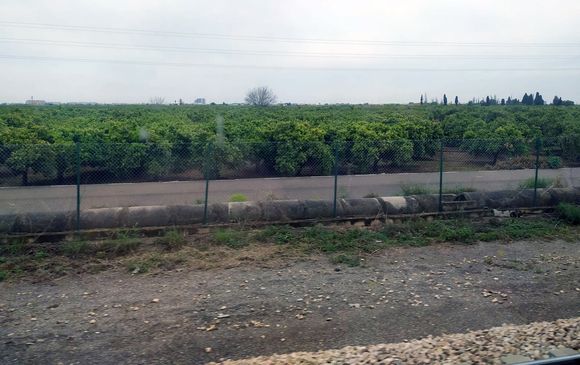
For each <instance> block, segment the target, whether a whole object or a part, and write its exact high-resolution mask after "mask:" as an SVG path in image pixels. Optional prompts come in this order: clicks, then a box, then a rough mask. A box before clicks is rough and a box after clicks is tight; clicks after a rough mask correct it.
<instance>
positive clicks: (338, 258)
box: [330, 254, 361, 267]
mask: <svg viewBox="0 0 580 365" xmlns="http://www.w3.org/2000/svg"><path fill="white" fill-rule="evenodd" d="M330 262H332V263H333V264H344V265H347V266H350V267H356V266H360V262H361V258H360V256H358V255H352V254H350V255H349V254H339V255H335V256H332V257H331V258H330Z"/></svg>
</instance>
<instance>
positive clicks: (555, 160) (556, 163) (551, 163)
mask: <svg viewBox="0 0 580 365" xmlns="http://www.w3.org/2000/svg"><path fill="white" fill-rule="evenodd" d="M546 163H547V164H548V167H549V168H551V169H559V168H560V167H562V159H561V158H560V157H559V156H550V157H548V159H547V160H546Z"/></svg>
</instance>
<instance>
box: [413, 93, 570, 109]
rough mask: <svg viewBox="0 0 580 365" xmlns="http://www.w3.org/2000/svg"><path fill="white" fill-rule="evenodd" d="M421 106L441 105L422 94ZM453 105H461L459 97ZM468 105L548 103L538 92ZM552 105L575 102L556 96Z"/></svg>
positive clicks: (491, 98)
mask: <svg viewBox="0 0 580 365" xmlns="http://www.w3.org/2000/svg"><path fill="white" fill-rule="evenodd" d="M419 104H421V105H424V104H439V100H437V99H435V100H432V101H431V102H430V103H429V102H427V94H424V95H423V94H421V97H420V99H419ZM440 104H441V105H447V104H448V99H447V94H443V98H442V99H441V103H440ZM453 104H455V105H459V104H460V102H459V97H458V96H455V99H454V101H453ZM467 104H468V105H482V106H491V105H546V104H547V103H546V101H544V97H543V96H542V94H540V93H539V92H536V94H535V95H534V94H533V93H530V94H528V93H525V94H524V96H523V97H522V99H521V100H520V99H518V98H512V97H511V96H508V98H507V99H505V98H501V99H499V100H498V98H497V97H496V96H495V95H493V96H490V95H488V96H486V97H485V98H477V99H476V98H473V99H471V100H469V101H468V102H467ZM552 105H555V106H573V105H574V102H573V101H572V100H562V98H561V97H559V96H558V95H556V96H554V99H553V101H552Z"/></svg>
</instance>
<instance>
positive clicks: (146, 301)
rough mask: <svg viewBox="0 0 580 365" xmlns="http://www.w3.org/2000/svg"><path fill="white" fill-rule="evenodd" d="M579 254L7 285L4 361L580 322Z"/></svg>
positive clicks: (499, 249)
mask: <svg viewBox="0 0 580 365" xmlns="http://www.w3.org/2000/svg"><path fill="white" fill-rule="evenodd" d="M579 243H580V241H577V242H564V241H551V242H539V241H521V242H515V243H505V242H490V243H480V244H474V245H433V246H429V247H413V248H411V247H406V248H405V247H399V248H392V249H388V250H386V251H385V252H383V253H380V254H379V253H377V255H376V256H374V257H372V258H370V257H369V258H368V259H367V260H366V261H365V262H366V264H365V266H364V267H357V268H348V267H344V266H338V267H337V266H336V265H332V264H331V263H329V260H328V258H327V257H313V258H311V259H305V260H301V261H295V260H276V261H275V264H276V266H275V267H261V266H258V265H256V264H255V263H252V261H250V260H251V255H248V260H249V261H248V264H247V265H245V266H242V267H237V268H231V269H214V270H207V271H202V270H190V269H178V270H173V271H165V272H160V273H158V274H136V275H131V274H130V273H128V272H125V271H113V270H110V271H106V272H102V273H99V274H83V275H78V276H66V277H63V278H61V279H58V280H53V281H49V282H46V281H45V282H39V283H34V282H30V281H21V282H3V283H0V293H1V295H0V363H1V364H36V363H42V364H59V363H63V364H167V363H172V364H202V363H207V362H209V361H225V360H228V359H242V358H250V357H255V356H266V355H272V354H274V353H292V352H297V351H319V350H321V349H329V348H341V347H344V346H359V345H369V344H378V343H397V342H402V341H405V340H411V339H416V338H423V337H426V336H429V335H432V336H441V335H444V334H449V333H463V332H468V331H474V330H482V329H486V328H491V327H496V326H500V325H502V324H504V323H508V324H518V325H519V324H527V323H531V322H538V321H555V320H558V319H561V318H575V317H580V305H579V303H580V283H579V282H578V278H579V277H580V245H579ZM576 328H577V327H576ZM427 341H434V340H427ZM465 351H466V352H467V351H468V349H465Z"/></svg>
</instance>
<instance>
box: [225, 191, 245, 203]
mask: <svg viewBox="0 0 580 365" xmlns="http://www.w3.org/2000/svg"><path fill="white" fill-rule="evenodd" d="M229 201H230V202H245V201H248V198H247V197H246V196H245V195H244V194H239V193H236V194H232V195H231V196H230V200H229Z"/></svg>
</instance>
